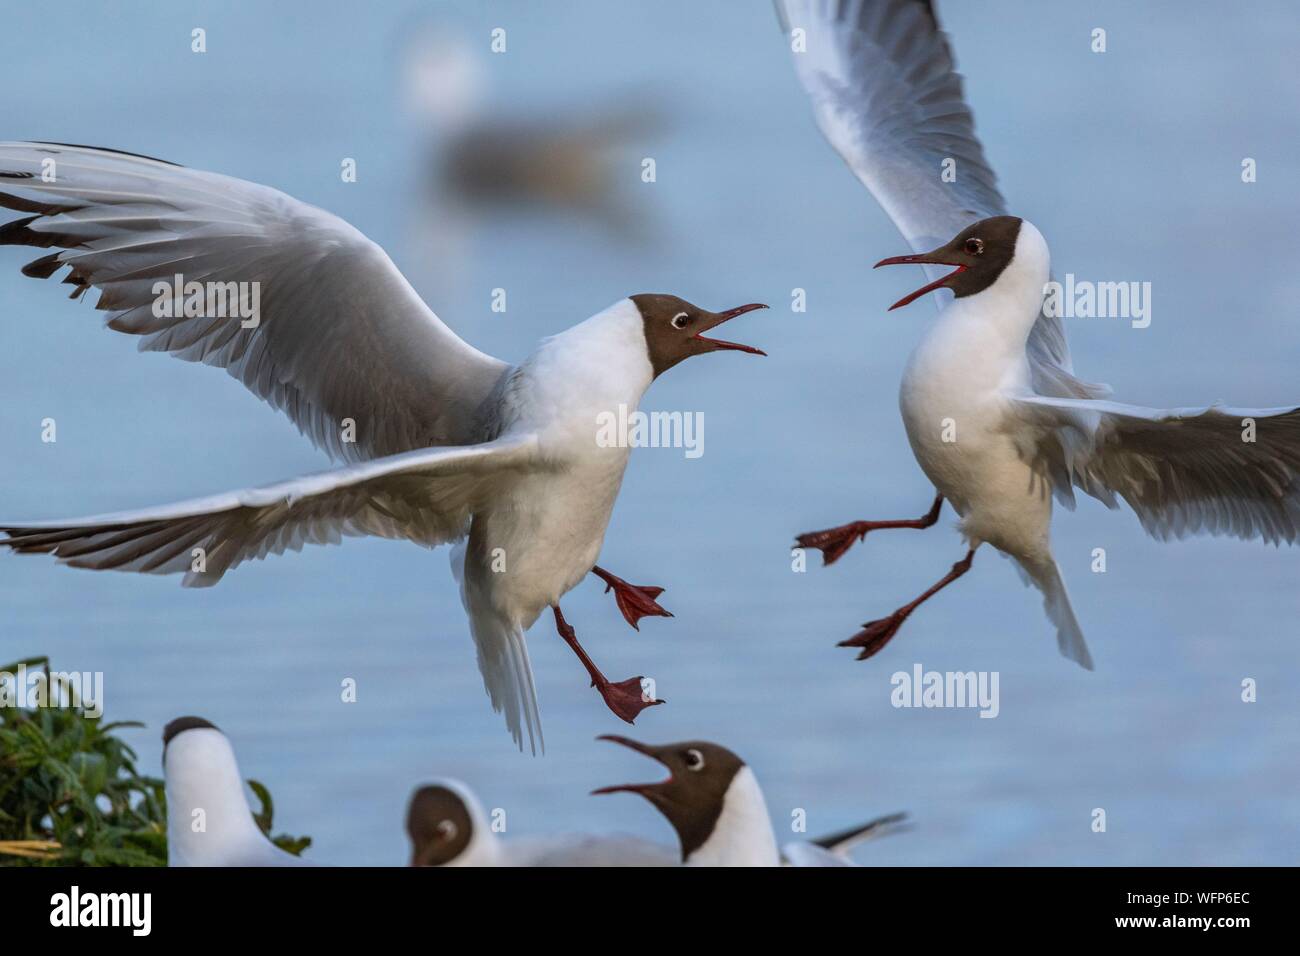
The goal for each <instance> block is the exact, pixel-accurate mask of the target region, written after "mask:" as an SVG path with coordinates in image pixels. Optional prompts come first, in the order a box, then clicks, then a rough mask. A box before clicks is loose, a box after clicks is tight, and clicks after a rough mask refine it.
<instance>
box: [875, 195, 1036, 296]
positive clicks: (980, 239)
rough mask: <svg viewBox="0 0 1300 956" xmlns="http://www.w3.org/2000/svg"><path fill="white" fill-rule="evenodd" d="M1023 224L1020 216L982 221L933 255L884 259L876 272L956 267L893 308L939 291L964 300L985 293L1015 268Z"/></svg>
mask: <svg viewBox="0 0 1300 956" xmlns="http://www.w3.org/2000/svg"><path fill="white" fill-rule="evenodd" d="M1022 222H1023V220H1021V219H1020V218H1018V217H1016V216H993V217H992V218H991V219H981V220H980V221H979V222H977V223H973V224H971V225H969V226H967V227H966V228H965V229H963V230H962V231H961V232H959V233H957V235H956V237H954V238H953V240H952V241H951V242H949V243H948V244H947V245H944V246H940V247H939V248H938V249H935V250H934V251H933V252H922V253H918V254H917V255H912V256H893V257H891V258H889V259H881V260H880V261H879V262H877V263H876V265H875V268H877V269H879V268H880V267H881V266H896V265H908V264H913V263H915V264H919V265H925V264H931V265H944V266H955V267H956V268H955V270H954V271H953V272H950V273H948V274H947V275H946V276H944V277H943V278H941V279H937V280H935V281H934V282H931V283H930V284H929V285H925V286H922V287H921V288H919V289H917V290H916V291H915V292H913V293H912V294H911V295H905V296H903V298H901V299H899V300H898V301H897V302H895V303H894V304H893V305H891V306H890V307H889V310H890V311H891V312H892V311H893V310H894V309H897V308H901V307H902V306H905V305H907V304H908V303H909V302H911V301H913V300H914V299H918V298H920V297H921V296H923V295H925V294H926V293H927V292H933V291H934V290H935V289H951V290H952V292H953V295H955V296H956V297H957V298H959V299H960V298H962V297H963V296H967V295H975V294H976V293H977V292H983V291H984V290H985V289H987V288H988V287H989V286H991V285H992V284H993V283H994V282H996V281H997V279H998V276H1000V275H1002V273H1003V271H1004V270H1005V269H1006V268H1007V266H1009V265H1010V264H1011V260H1012V259H1013V258H1015V254H1016V241H1017V239H1018V238H1019V237H1020V226H1021V223H1022Z"/></svg>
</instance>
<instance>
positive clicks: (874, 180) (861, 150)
mask: <svg viewBox="0 0 1300 956" xmlns="http://www.w3.org/2000/svg"><path fill="white" fill-rule="evenodd" d="M777 11H778V15H779V17H780V19H781V23H782V26H783V27H784V28H785V30H786V33H787V36H789V35H790V34H791V31H793V30H795V29H801V30H803V31H804V35H803V38H802V39H803V41H804V43H805V44H806V48H805V49H803V50H802V51H797V50H796V52H795V53H794V62H795V68H796V72H797V74H798V76H799V79H800V81H801V82H802V83H803V86H804V88H805V89H806V90H807V92H808V95H809V97H810V98H811V100H812V105H813V112H814V115H815V116H816V119H817V124H818V126H819V127H820V128H821V131H822V133H823V134H824V135H825V136H826V139H827V140H828V141H829V142H830V144H831V145H832V146H833V147H834V148H835V150H836V151H837V152H838V153H839V154H840V156H841V157H842V158H843V159H844V161H845V162H846V163H847V164H848V166H849V168H850V169H851V170H852V171H853V173H854V174H855V175H856V176H857V177H858V179H859V180H861V181H862V183H863V185H865V186H866V187H867V188H868V189H869V190H870V191H871V194H872V195H873V196H874V197H875V198H876V201H877V202H879V203H880V205H881V207H882V208H883V209H884V210H885V212H886V213H888V215H889V217H890V219H892V220H893V221H894V224H895V225H896V226H898V229H899V231H900V232H901V233H902V234H903V237H904V238H905V239H906V240H907V242H908V244H909V245H910V246H911V247H912V249H913V250H914V251H916V252H928V251H930V250H931V249H934V248H935V247H936V246H939V245H942V244H943V243H946V242H948V241H949V240H950V239H951V238H952V237H953V236H955V235H956V234H957V233H959V232H961V230H963V229H965V228H966V227H967V226H968V225H970V224H971V223H972V222H976V221H978V220H980V219H985V218H987V217H989V216H1000V215H1005V214H1006V212H1007V207H1006V201H1005V200H1004V199H1003V198H1002V194H1001V192H1000V191H999V190H998V185H997V177H996V176H995V175H994V173H993V170H992V168H991V167H990V166H989V163H988V160H987V159H986V158H985V156H984V147H983V146H982V145H981V143H980V141H979V138H978V137H977V136H976V135H975V120H974V116H973V115H972V114H971V110H970V107H969V106H968V105H967V104H966V100H965V95H964V93H963V89H962V78H961V75H960V74H959V73H957V72H956V69H955V67H954V64H953V57H952V50H951V48H950V46H949V43H948V36H947V34H945V33H944V32H943V31H942V30H940V29H939V25H938V21H937V20H936V18H935V15H934V9H933V7H932V5H931V4H930V3H928V2H924V0H777ZM792 42H793V39H792ZM949 160H951V161H953V163H955V165H953V166H952V167H951V168H952V171H953V173H954V174H955V179H953V180H952V181H951V182H945V181H944V177H943V175H942V174H943V172H944V169H945V165H944V164H945V162H947V161H949ZM927 271H928V272H929V273H930V277H931V278H932V279H934V278H938V276H939V275H940V274H941V272H942V269H941V267H937V266H934V267H927ZM1026 351H1027V353H1028V356H1029V361H1030V371H1031V375H1032V380H1033V385H1034V388H1035V390H1036V391H1039V392H1041V393H1043V394H1045V395H1062V396H1072V397H1080V398H1087V397H1101V396H1102V395H1105V394H1107V392H1108V390H1107V389H1106V387H1105V386H1100V385H1092V384H1089V383H1087V382H1083V381H1080V380H1079V379H1077V378H1075V376H1074V374H1073V366H1072V364H1071V361H1070V349H1069V345H1068V343H1067V342H1066V338H1065V330H1064V328H1063V327H1062V325H1061V320H1060V318H1059V317H1058V316H1054V315H1049V314H1048V313H1046V312H1043V313H1041V314H1040V315H1039V317H1038V321H1037V322H1035V323H1034V327H1033V329H1032V330H1031V332H1030V334H1029V341H1028V344H1027V346H1026Z"/></svg>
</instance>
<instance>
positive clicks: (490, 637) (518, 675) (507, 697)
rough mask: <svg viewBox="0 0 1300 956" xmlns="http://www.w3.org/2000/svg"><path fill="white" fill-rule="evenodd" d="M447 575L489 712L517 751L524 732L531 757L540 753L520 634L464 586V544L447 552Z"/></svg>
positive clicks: (532, 690) (540, 740) (524, 644)
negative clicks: (456, 587)
mask: <svg viewBox="0 0 1300 956" xmlns="http://www.w3.org/2000/svg"><path fill="white" fill-rule="evenodd" d="M451 570H452V573H453V574H455V576H456V580H457V581H458V582H459V583H460V597H461V602H462V603H463V604H464V605H465V613H466V614H467V615H468V616H469V629H470V633H471V634H472V635H473V637H474V645H475V647H477V649H478V669H479V673H481V674H482V675H483V686H484V688H485V689H486V690H487V693H488V697H489V698H491V700H492V709H493V710H495V711H496V712H497V713H502V712H504V713H505V716H506V726H507V727H508V728H509V729H510V736H511V737H513V738H514V741H515V743H516V744H518V745H519V749H520V750H523V749H524V732H525V730H526V731H527V732H528V747H529V749H530V750H531V751H532V753H533V754H534V755H536V754H537V751H538V748H539V747H540V748H541V751H542V753H545V752H546V741H545V739H544V738H543V737H542V717H541V714H540V713H539V712H538V709H537V689H536V687H535V686H534V685H533V666H532V663H531V662H530V661H529V659H528V643H527V641H526V640H525V639H524V631H523V628H521V627H519V626H518V625H517V624H515V623H513V622H512V621H509V620H507V619H506V618H505V617H504V616H503V615H501V614H500V613H498V612H497V610H496V609H495V608H493V607H492V606H491V605H490V604H488V603H487V602H486V601H484V600H483V599H482V598H481V597H479V596H478V595H476V593H475V591H474V589H473V588H471V587H469V586H468V585H467V581H466V574H465V544H464V542H461V543H459V544H457V545H456V546H455V547H454V548H452V552H451Z"/></svg>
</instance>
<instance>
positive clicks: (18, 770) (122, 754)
mask: <svg viewBox="0 0 1300 956" xmlns="http://www.w3.org/2000/svg"><path fill="white" fill-rule="evenodd" d="M24 665H25V666H26V667H27V668H28V670H32V669H36V668H40V669H42V670H44V673H45V681H46V686H47V687H51V688H53V686H55V685H58V686H59V687H60V693H59V694H58V695H57V696H56V695H54V694H53V693H51V698H52V700H56V701H58V702H59V703H57V704H55V705H51V706H43V707H39V708H30V709H28V708H21V707H0V866H166V865H167V800H166V796H165V794H164V790H163V781H162V780H161V779H160V778H157V777H149V776H142V775H141V774H139V773H138V772H137V771H136V766H135V765H136V754H135V751H134V750H132V749H131V747H130V746H129V745H127V744H126V743H125V742H124V741H122V740H121V739H120V738H119V737H118V736H117V735H116V733H115V731H118V730H121V729H124V728H127V727H143V726H144V725H143V724H141V723H138V722H136V721H117V722H114V723H105V722H104V721H103V719H102V718H100V717H89V716H87V715H86V713H85V712H84V710H83V708H82V706H81V702H80V701H79V700H77V699H76V695H75V690H74V688H72V687H69V686H67V685H66V684H60V683H59V681H58V680H57V676H56V679H55V682H54V684H53V685H52V684H51V683H50V669H49V659H48V658H44V657H36V658H32V659H30V660H26V661H16V662H14V663H13V664H10V665H8V666H6V667H0V672H7V673H9V674H14V673H16V672H17V670H18V668H19V667H20V666H24ZM248 783H249V786H250V787H251V788H252V790H253V792H254V793H255V794H256V795H257V798H258V800H259V801H260V802H261V805H262V808H261V810H260V811H259V812H257V813H255V814H254V815H253V819H254V820H256V821H257V824H258V826H259V827H261V829H262V832H263V833H265V834H267V835H268V837H270V833H271V818H272V813H273V804H272V802H271V794H270V793H269V792H268V791H267V789H266V787H264V786H262V784H260V783H258V782H257V781H255V780H250V781H249V782H248ZM270 838H271V840H272V841H273V842H274V843H275V844H276V845H277V846H278V847H280V848H281V849H283V850H286V851H288V852H289V853H293V854H295V855H297V854H301V853H302V851H303V850H304V849H306V848H307V847H308V846H310V845H311V838H310V837H291V836H287V835H284V834H281V835H278V836H274V837H270Z"/></svg>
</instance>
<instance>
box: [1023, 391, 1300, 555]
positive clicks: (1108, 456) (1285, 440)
mask: <svg viewBox="0 0 1300 956" xmlns="http://www.w3.org/2000/svg"><path fill="white" fill-rule="evenodd" d="M1012 404H1013V408H1014V409H1015V410H1016V411H1017V413H1018V414H1019V416H1020V417H1021V420H1022V421H1023V422H1025V423H1026V424H1028V425H1030V426H1033V427H1031V428H1029V429H1027V430H1026V432H1025V434H1026V436H1027V437H1026V441H1025V445H1024V446H1023V447H1022V449H1021V452H1022V454H1023V455H1025V457H1026V458H1027V459H1028V460H1031V461H1034V462H1036V463H1038V464H1039V465H1040V467H1041V468H1042V469H1044V470H1045V471H1046V472H1048V473H1051V474H1053V475H1064V476H1065V478H1066V480H1069V481H1072V482H1073V483H1074V485H1075V486H1077V487H1078V488H1080V489H1081V490H1083V491H1085V492H1086V493H1088V494H1090V495H1092V496H1093V497H1095V498H1097V499H1099V500H1101V501H1104V502H1105V503H1106V504H1108V505H1109V506H1111V507H1116V506H1117V501H1116V497H1117V496H1118V497H1119V498H1122V499H1123V500H1124V501H1125V502H1127V503H1128V505H1129V506H1130V507H1131V508H1132V509H1133V510H1134V512H1135V513H1136V514H1137V516H1138V519H1139V520H1140V521H1141V522H1142V527H1143V528H1144V529H1145V530H1146V531H1147V533H1148V534H1150V535H1151V536H1153V537H1155V538H1159V539H1161V540H1166V539H1169V538H1182V537H1184V536H1186V535H1192V534H1211V535H1227V536H1232V537H1237V538H1243V539H1251V538H1261V539H1263V540H1264V541H1267V542H1270V543H1273V544H1277V543H1280V542H1283V541H1285V542H1287V543H1292V544H1293V543H1295V542H1296V540H1297V538H1300V483H1298V482H1297V477H1298V476H1300V408H1227V407H1223V406H1210V407H1207V408H1176V409H1157V408H1143V407H1140V406H1137V405H1124V404H1122V403H1120V402H1113V401H1106V400H1089V399H1069V398H1056V397H1048V396H1042V395H1025V396H1019V397H1017V398H1016V399H1014V400H1013V403H1012Z"/></svg>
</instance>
